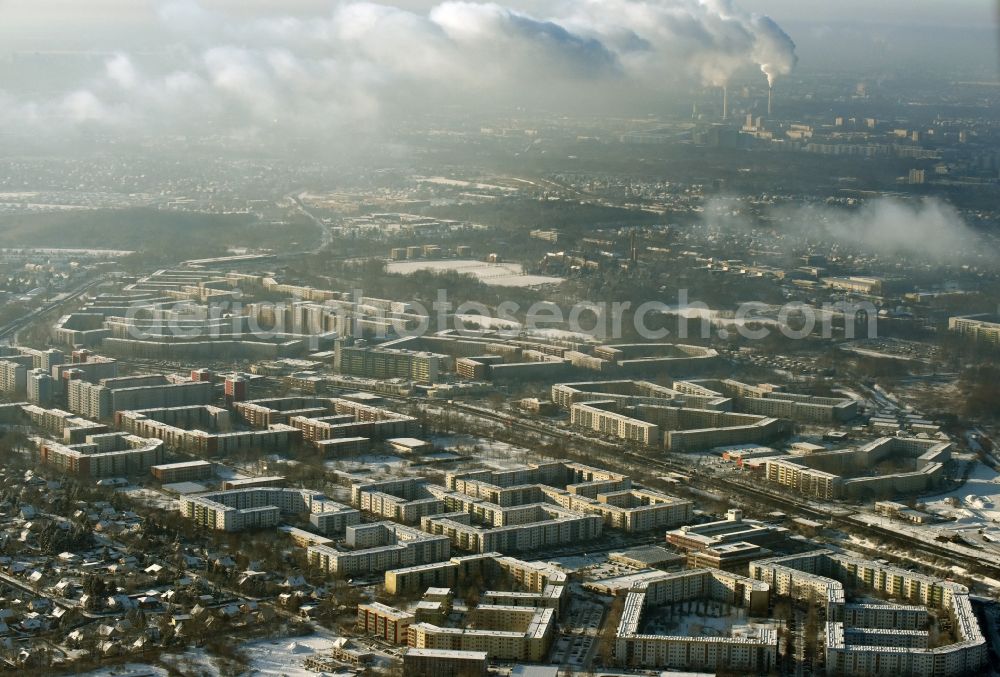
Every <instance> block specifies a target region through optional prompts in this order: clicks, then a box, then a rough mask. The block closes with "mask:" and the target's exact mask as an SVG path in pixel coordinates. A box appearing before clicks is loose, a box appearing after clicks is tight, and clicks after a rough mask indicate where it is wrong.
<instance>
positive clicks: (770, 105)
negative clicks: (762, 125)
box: [767, 85, 774, 117]
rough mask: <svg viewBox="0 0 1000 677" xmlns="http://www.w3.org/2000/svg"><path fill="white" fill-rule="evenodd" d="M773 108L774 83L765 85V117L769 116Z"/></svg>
mask: <svg viewBox="0 0 1000 677" xmlns="http://www.w3.org/2000/svg"><path fill="white" fill-rule="evenodd" d="M773 110H774V85H768V86H767V117H771V113H772V111H773Z"/></svg>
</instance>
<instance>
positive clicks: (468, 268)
mask: <svg viewBox="0 0 1000 677" xmlns="http://www.w3.org/2000/svg"><path fill="white" fill-rule="evenodd" d="M418 270H431V271H434V272H446V271H449V270H454V271H455V272H457V273H461V274H463V275H473V276H475V277H476V278H477V279H479V280H480V281H481V282H484V283H486V284H488V285H491V286H495V287H537V286H539V285H543V284H561V283H562V282H564V280H563V278H561V277H550V276H547V275H526V274H525V273H524V268H523V267H522V266H521V264H519V263H484V262H483V261H475V260H472V259H468V260H466V259H459V260H446V261H395V262H393V263H390V264H389V265H388V266H387V268H386V271H387V272H389V273H396V274H400V275H410V274H412V273H415V272H416V271H418Z"/></svg>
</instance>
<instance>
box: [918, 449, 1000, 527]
mask: <svg viewBox="0 0 1000 677" xmlns="http://www.w3.org/2000/svg"><path fill="white" fill-rule="evenodd" d="M948 499H955V500H956V501H957V505H956V506H954V507H953V506H952V505H950V503H949V501H948ZM921 501H922V502H924V503H925V505H926V510H927V512H931V513H934V514H936V515H941V516H942V517H954V518H955V519H956V522H955V523H954V524H953V525H952V528H961V527H963V526H973V525H974V524H978V523H986V524H989V523H991V522H993V523H1000V474H998V473H997V472H996V471H995V470H992V469H991V468H989V467H987V466H985V465H983V464H982V463H976V465H975V467H974V468H973V469H972V474H971V475H969V481H968V482H966V483H965V485H964V486H962V487H961V488H959V489H956V490H954V491H951V492H948V493H946V494H938V495H936V496H927V497H924V498H922V499H921Z"/></svg>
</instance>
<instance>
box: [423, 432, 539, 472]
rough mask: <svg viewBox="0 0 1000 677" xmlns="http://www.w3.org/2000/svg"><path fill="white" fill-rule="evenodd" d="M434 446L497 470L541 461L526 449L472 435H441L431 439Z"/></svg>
mask: <svg viewBox="0 0 1000 677" xmlns="http://www.w3.org/2000/svg"><path fill="white" fill-rule="evenodd" d="M431 441H432V442H433V443H434V446H435V447H437V448H439V449H442V450H445V451H454V452H456V453H459V454H463V455H466V456H472V457H473V458H474V459H475V460H477V461H479V462H480V463H483V464H485V465H488V466H492V467H494V468H497V469H506V468H512V467H515V466H519V465H525V464H527V463H534V462H537V461H540V460H543V459H542V458H541V457H540V456H538V455H536V454H534V453H533V452H531V451H530V450H528V449H524V448H522V447H515V446H514V445H512V444H507V443H506V442H498V441H497V440H491V439H487V438H485V437H474V436H472V435H443V436H439V437H433V438H431Z"/></svg>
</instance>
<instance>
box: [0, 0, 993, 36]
mask: <svg viewBox="0 0 1000 677" xmlns="http://www.w3.org/2000/svg"><path fill="white" fill-rule="evenodd" d="M157 4H158V3H157V2H156V0H0V19H2V21H0V25H3V24H6V25H7V26H8V27H10V26H11V25H17V26H18V27H34V28H36V29H37V30H38V31H39V32H44V31H45V30H46V28H47V27H51V26H53V25H54V24H63V23H70V22H82V23H85V24H105V25H108V24H112V25H114V24H121V23H127V22H133V21H141V20H152V19H153V18H154V17H155V7H156V5H157ZM201 4H202V5H203V6H205V7H209V8H213V9H220V10H225V11H227V12H233V13H236V14H249V13H267V12H281V13H296V12H324V11H327V10H328V9H329V8H330V7H332V6H333V5H334V4H335V2H334V0H203V2H202V3H201ZM382 4H390V5H395V6H397V7H403V8H407V9H416V10H425V9H428V8H429V7H432V6H433V5H434V4H436V3H435V2H433V1H432V0H385V1H384V2H383V3H382ZM506 4H508V5H510V6H512V7H518V8H523V9H525V10H529V11H532V12H533V13H535V14H537V15H540V16H545V15H547V14H548V13H549V9H550V8H552V7H553V6H555V5H558V4H563V3H562V2H561V1H560V0H512V1H511V2H508V3H506ZM997 4H998V3H997V2H996V0H838V1H837V2H826V1H822V2H821V1H820V0H741V2H739V5H740V6H741V7H742V8H743V9H745V10H747V11H750V12H759V13H764V14H770V15H771V16H772V17H773V18H774V19H776V20H777V21H779V22H781V21H794V22H857V23H872V22H877V23H890V24H892V23H898V24H923V25H941V24H946V25H952V26H955V25H959V26H961V25H965V26H980V27H981V26H983V25H984V24H987V25H988V24H991V23H995V22H996V21H997ZM78 25H79V24H78Z"/></svg>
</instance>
